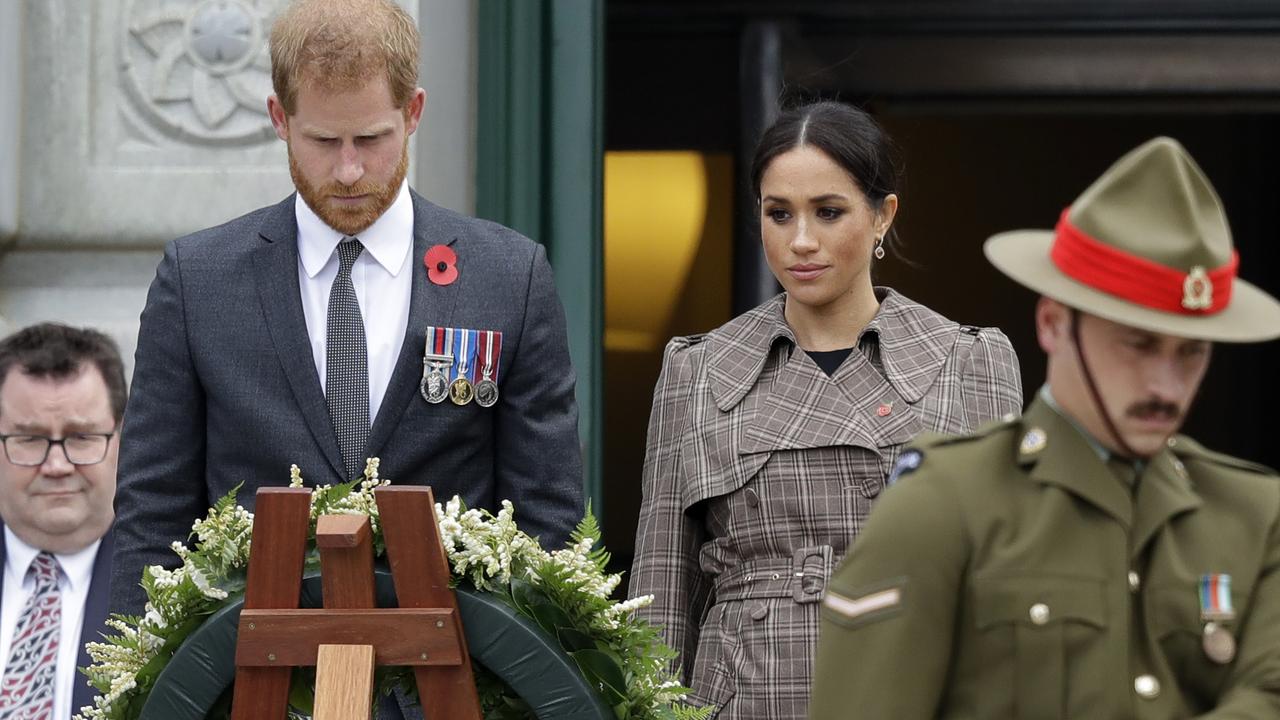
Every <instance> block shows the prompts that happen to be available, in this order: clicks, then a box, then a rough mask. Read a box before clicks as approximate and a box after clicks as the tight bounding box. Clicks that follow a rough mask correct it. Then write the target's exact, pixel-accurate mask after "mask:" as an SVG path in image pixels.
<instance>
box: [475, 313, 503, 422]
mask: <svg viewBox="0 0 1280 720" xmlns="http://www.w3.org/2000/svg"><path fill="white" fill-rule="evenodd" d="M478 350H479V351H480V352H479V356H480V362H479V363H478V365H479V368H478V371H479V373H480V380H479V381H477V382H476V404H477V405H479V406H480V407H493V406H494V405H496V404H497V403H498V381H497V377H498V359H499V358H500V357H501V355H502V333H500V332H498V331H497V330H481V331H480V346H479V348H478Z"/></svg>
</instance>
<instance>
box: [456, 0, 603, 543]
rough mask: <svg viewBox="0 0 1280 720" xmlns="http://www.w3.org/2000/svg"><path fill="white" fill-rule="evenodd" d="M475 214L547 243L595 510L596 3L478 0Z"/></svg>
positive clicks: (599, 62)
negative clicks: (570, 358)
mask: <svg viewBox="0 0 1280 720" xmlns="http://www.w3.org/2000/svg"><path fill="white" fill-rule="evenodd" d="M478 13H479V14H478V18H477V27H478V38H477V48H478V51H477V52H478V58H477V61H478V75H479V88H478V93H477V100H476V102H477V113H476V114H477V118H476V214H477V215H478V216H480V217H483V218H487V219H489V220H493V221H495V222H500V223H502V224H503V225H506V226H508V227H511V228H514V229H516V230H518V231H520V232H522V233H524V234H525V235H528V236H529V237H531V238H533V239H534V240H537V241H538V242H541V243H542V244H543V245H545V246H546V248H547V256H548V257H549V258H550V261H551V265H552V268H553V269H554V271H555V278H556V286H557V289H558V290H559V293H560V299H561V301H562V302H563V303H564V306H565V315H566V318H567V320H568V324H569V351H570V353H571V355H572V356H573V363H574V368H575V369H576V370H577V374H578V410H579V423H578V432H579V436H580V439H581V442H582V448H583V463H584V480H583V482H584V490H585V492H586V496H587V498H588V499H589V500H590V501H591V503H592V508H593V510H594V511H595V513H596V515H597V517H600V518H602V519H603V517H604V514H605V510H606V508H605V507H604V504H603V502H602V495H603V493H602V481H603V479H602V467H601V448H600V446H601V436H602V428H601V420H602V418H603V403H602V398H601V388H602V386H603V381H602V369H603V354H602V349H601V348H602V346H603V337H604V280H603V278H604V270H603V263H604V258H603V256H604V238H603V234H604V230H603V203H604V188H603V167H604V122H603V115H604V112H603V107H604V102H603V90H604V85H603V76H604V2H603V0H480V3H479V9H478Z"/></svg>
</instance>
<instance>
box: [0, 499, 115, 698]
mask: <svg viewBox="0 0 1280 720" xmlns="http://www.w3.org/2000/svg"><path fill="white" fill-rule="evenodd" d="M111 546H112V533H111V531H110V530H108V531H107V534H106V535H103V536H102V544H100V545H98V556H97V557H96V558H94V561H93V578H92V579H91V580H90V581H89V597H88V598H87V599H85V601H84V622H83V623H82V624H81V627H80V652H79V653H77V654H76V667H75V668H70V670H71V672H74V673H75V674H76V677H75V680H74V681H72V683H71V688H72V690H71V714H73V715H74V714H75V713H78V712H80V708H82V707H84V706H86V705H92V704H93V696H94V695H97V694H98V691H97V690H94V689H93V688H92V687H91V686H90V685H89V679H88V678H86V677H85V676H83V675H81V674H80V672H79V670H77V669H76V668H82V667H89V653H87V652H85V650H84V645H85V643H90V642H101V641H102V634H103V633H105V632H106V631H107V626H106V625H105V622H106V620H107V593H106V590H107V588H108V587H109V586H110V585H111V552H112V548H111ZM7 557H8V550H7V549H6V548H5V541H4V524H3V523H0V566H3V564H4V560H5V558H7ZM3 591H4V573H3V572H0V592H3ZM3 662H4V660H0V663H3ZM0 669H3V665H2V664H0ZM65 671H67V668H58V672H65Z"/></svg>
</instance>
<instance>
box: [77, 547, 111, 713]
mask: <svg viewBox="0 0 1280 720" xmlns="http://www.w3.org/2000/svg"><path fill="white" fill-rule="evenodd" d="M114 545H115V541H114V533H113V532H112V531H111V530H108V531H107V534H106V535H103V536H102V542H101V543H99V544H98V554H97V556H96V557H95V558H94V560H93V575H92V576H90V579H89V596H88V597H87V598H85V601H84V616H83V620H82V621H81V624H80V651H79V652H78V653H76V667H77V668H82V667H89V664H90V660H89V653H88V651H86V650H85V649H84V645H85V643H91V642H102V633H104V632H106V631H107V627H106V625H105V623H106V621H107V615H108V610H109V608H108V606H107V604H108V602H109V601H110V600H111V593H110V592H109V591H110V589H111V555H112V553H113V552H114ZM96 694H97V691H96V690H94V689H93V687H92V686H90V685H89V683H88V681H87V680H86V679H85V678H84V676H83V675H81V674H80V672H79V671H77V672H76V674H75V682H73V683H72V689H71V711H72V712H73V713H74V712H79V711H80V708H82V707H85V706H86V705H93V696H94V695H96Z"/></svg>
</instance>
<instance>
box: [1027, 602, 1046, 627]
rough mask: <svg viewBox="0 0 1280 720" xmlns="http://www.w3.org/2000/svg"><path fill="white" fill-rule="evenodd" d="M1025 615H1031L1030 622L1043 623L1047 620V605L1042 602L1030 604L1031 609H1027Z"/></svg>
mask: <svg viewBox="0 0 1280 720" xmlns="http://www.w3.org/2000/svg"><path fill="white" fill-rule="evenodd" d="M1027 615H1029V616H1031V622H1033V623H1035V624H1036V625H1043V624H1045V623H1047V622H1049V606H1048V605H1045V604H1044V603H1036V604H1035V605H1032V606H1031V610H1029V611H1027Z"/></svg>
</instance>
